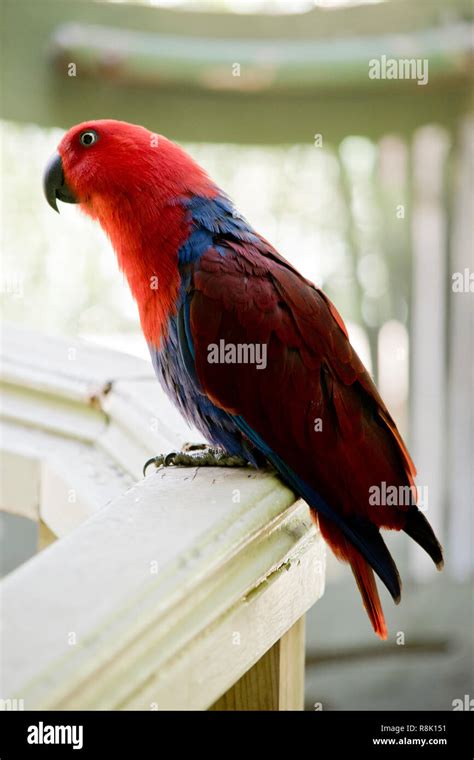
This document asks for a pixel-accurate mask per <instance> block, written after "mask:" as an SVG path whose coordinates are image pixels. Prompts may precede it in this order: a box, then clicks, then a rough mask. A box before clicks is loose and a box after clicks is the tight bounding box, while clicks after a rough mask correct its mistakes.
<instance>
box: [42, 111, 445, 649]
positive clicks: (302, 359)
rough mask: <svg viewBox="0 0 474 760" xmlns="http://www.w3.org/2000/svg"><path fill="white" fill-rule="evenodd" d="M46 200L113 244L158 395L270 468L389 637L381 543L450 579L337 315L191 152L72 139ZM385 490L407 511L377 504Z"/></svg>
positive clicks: (89, 135)
mask: <svg viewBox="0 0 474 760" xmlns="http://www.w3.org/2000/svg"><path fill="white" fill-rule="evenodd" d="M44 190H45V195H46V198H47V200H48V202H49V203H50V205H51V206H52V207H53V208H54V209H56V210H57V199H59V200H61V201H64V202H66V203H79V204H80V206H81V208H82V209H83V210H84V211H85V212H86V213H87V214H89V215H90V216H91V217H93V218H94V219H97V220H98V221H99V223H100V224H101V225H102V227H103V229H104V230H105V232H106V233H107V235H108V236H109V238H110V240H111V243H112V245H113V247H114V249H115V252H116V254H117V259H118V264H119V266H120V268H121V269H122V270H123V271H124V273H125V275H126V277H127V280H128V283H129V285H130V289H131V291H132V294H133V296H134V298H135V299H136V302H137V305H138V309H139V313H140V320H141V325H142V329H143V332H144V335H145V338H146V340H147V343H148V346H149V348H150V353H151V357H152V362H153V365H154V367H155V371H156V374H157V376H158V379H159V381H160V382H161V384H162V385H163V387H164V389H165V391H166V392H167V394H168V395H169V396H170V398H171V399H172V400H173V402H174V403H175V404H176V405H177V406H178V408H179V409H180V411H181V412H182V414H183V415H184V416H185V418H186V419H187V420H188V421H189V422H190V423H192V424H193V425H195V427H196V428H198V429H199V430H200V431H201V433H202V434H203V435H204V437H205V438H206V440H208V441H209V442H211V443H212V444H214V445H217V446H219V447H220V448H221V449H223V450H224V451H225V452H227V453H228V454H230V455H233V456H239V457H242V458H243V459H244V460H245V461H246V462H248V463H250V464H252V465H253V466H262V465H264V464H268V463H269V464H270V465H272V466H273V468H275V469H276V471H277V472H278V473H279V475H280V477H281V478H282V480H283V481H284V482H285V483H286V484H288V485H289V486H290V487H291V488H292V489H293V490H294V491H295V492H296V493H297V494H298V495H299V496H300V497H301V498H303V499H304V500H305V501H306V502H307V504H308V505H309V508H310V511H311V515H312V517H313V519H314V520H315V521H316V522H318V523H319V526H320V529H321V532H322V534H323V536H324V538H325V539H326V541H327V542H328V544H329V545H330V547H331V548H332V550H333V551H334V553H335V555H336V556H337V557H338V558H339V559H341V560H343V561H345V562H348V563H349V564H350V566H351V568H352V571H353V573H354V576H355V580H356V582H357V585H358V587H359V590H360V593H361V595H362V600H363V603H364V606H365V609H366V610H367V613H368V616H369V618H370V621H371V623H372V626H373V628H374V631H375V632H376V633H377V634H378V635H379V636H380V637H381V638H386V637H387V629H386V624H385V619H384V615H383V611H382V607H381V603H380V599H379V595H378V590H377V586H376V582H375V578H374V571H375V573H377V575H378V576H379V578H380V579H381V580H382V581H383V583H384V584H385V585H386V587H387V589H388V590H389V592H390V594H391V595H392V597H393V599H394V600H395V602H397V603H398V601H399V599H400V590H401V584H400V577H399V574H398V571H397V567H396V565H395V563H394V561H393V559H392V557H391V555H390V552H389V551H388V549H387V547H386V545H385V543H384V540H383V538H382V536H381V533H380V528H388V529H394V530H403V531H405V533H407V534H408V535H409V536H411V538H413V539H414V540H415V541H416V542H417V543H418V544H420V546H422V547H423V548H424V549H425V551H426V552H427V553H428V554H429V555H430V557H431V558H432V559H433V561H434V562H435V564H436V565H437V566H438V568H441V567H442V564H443V556H442V549H441V547H440V545H439V543H438V541H437V539H436V537H435V535H434V533H433V531H432V529H431V527H430V525H429V523H428V522H427V520H426V519H425V517H424V515H423V514H422V513H421V512H420V510H419V509H418V507H417V506H416V493H415V489H414V477H415V474H416V471H415V467H414V465H413V462H412V460H411V459H410V456H409V454H408V451H407V449H406V447H405V445H404V443H403V441H402V438H401V436H400V434H399V432H398V430H397V427H396V425H395V422H394V421H393V419H392V417H391V416H390V414H389V412H388V410H387V408H386V406H385V404H384V402H383V401H382V399H381V397H380V395H379V393H378V391H377V388H376V387H375V385H374V383H373V381H372V379H371V377H370V375H369V374H368V372H367V370H366V369H365V367H364V365H363V364H362V362H361V360H360V359H359V357H358V356H357V354H356V353H355V351H354V349H353V348H352V346H351V344H350V341H349V338H348V334H347V330H346V327H345V325H344V322H343V320H342V318H341V316H340V315H339V313H338V311H337V309H336V308H335V306H334V305H333V304H332V303H331V301H330V300H329V298H328V297H327V296H326V295H325V294H324V293H323V292H322V290H320V289H319V288H317V287H316V286H315V285H313V284H312V283H311V282H309V281H308V280H307V279H305V278H304V277H303V276H302V275H301V274H299V272H298V271H297V270H296V269H295V268H294V267H293V266H292V265H291V264H290V263H288V262H287V261H286V260H285V259H284V258H283V257H282V256H280V255H279V253H277V251H276V250H275V249H274V248H273V247H272V246H271V245H270V243H268V242H267V241H266V240H265V239H264V238H263V237H261V236H260V235H259V234H258V233H257V232H256V231H255V230H254V229H253V228H252V227H251V226H250V224H249V223H248V222H247V221H246V220H245V219H244V218H243V217H242V216H241V215H240V214H238V213H237V212H236V210H235V208H234V206H233V204H232V202H231V201H230V200H229V198H228V197H227V196H226V195H225V194H224V193H223V192H222V191H221V190H220V189H219V188H218V187H217V185H216V184H215V183H214V182H213V181H212V180H211V179H210V177H209V176H208V175H207V174H206V173H205V171H204V170H203V169H202V168H201V167H199V166H198V165H197V164H196V163H195V161H194V160H193V159H192V158H191V157H190V156H189V155H188V154H187V153H186V152H185V151H184V150H183V149H182V148H180V147H179V146H178V145H176V144H175V143H173V142H171V141H170V140H167V139H166V138H165V137H162V136H161V135H156V134H154V133H152V132H149V131H148V130H147V129H145V128H144V127H141V126H137V125H133V124H128V123H125V122H119V121H112V120H101V121H90V122H85V123H83V124H79V125H77V126H75V127H72V128H71V129H70V130H69V131H68V132H67V133H66V135H65V136H64V138H63V139H62V141H61V143H60V144H59V147H58V152H57V153H56V154H55V155H54V156H53V157H52V159H51V161H50V163H49V165H48V167H47V169H46V172H45V177H44ZM374 486H375V487H377V486H379V487H380V488H382V489H383V488H385V492H387V490H389V489H390V487H393V486H395V487H396V489H402V491H401V492H403V493H406V492H407V489H411V490H410V491H409V493H410V494H411V498H410V500H409V502H408V503H403V504H401V505H399V506H393V505H388V504H383V503H382V504H379V505H377V504H373V503H372V500H371V498H370V494H371V493H372V492H373V491H371V489H373V488H374Z"/></svg>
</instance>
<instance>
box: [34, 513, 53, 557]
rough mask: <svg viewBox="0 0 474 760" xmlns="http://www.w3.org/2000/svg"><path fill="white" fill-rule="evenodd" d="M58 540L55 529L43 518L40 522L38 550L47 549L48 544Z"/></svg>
mask: <svg viewBox="0 0 474 760" xmlns="http://www.w3.org/2000/svg"><path fill="white" fill-rule="evenodd" d="M53 541H56V536H55V535H54V533H53V531H52V530H51V529H50V528H49V527H48V526H47V525H46V523H45V522H43V520H40V521H39V523H38V551H39V552H40V551H42V550H43V549H46V547H47V546H49V545H50V544H52V543H53Z"/></svg>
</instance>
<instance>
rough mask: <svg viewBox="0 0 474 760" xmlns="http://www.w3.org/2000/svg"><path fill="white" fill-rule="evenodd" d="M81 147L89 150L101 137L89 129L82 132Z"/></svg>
mask: <svg viewBox="0 0 474 760" xmlns="http://www.w3.org/2000/svg"><path fill="white" fill-rule="evenodd" d="M79 139H80V141H81V145H84V147H86V148H89V147H90V146H91V145H94V143H96V142H97V140H98V139H99V135H98V134H97V132H94V130H93V129H88V130H87V132H82V133H81V136H80V138H79Z"/></svg>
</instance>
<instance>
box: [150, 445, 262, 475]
mask: <svg viewBox="0 0 474 760" xmlns="http://www.w3.org/2000/svg"><path fill="white" fill-rule="evenodd" d="M151 464H154V465H155V467H156V468H158V467H246V466H247V465H248V462H247V460H246V459H243V458H242V457H239V456H234V455H233V454H228V453H227V452H226V451H225V450H224V449H221V448H219V447H217V446H207V445H206V444H205V443H185V444H184V446H183V448H182V449H181V451H171V452H170V453H169V454H159V455H158V456H156V457H152V458H151V459H149V460H148V461H147V462H145V464H144V467H143V475H144V476H145V475H146V471H147V468H148V467H149V466H150V465H151Z"/></svg>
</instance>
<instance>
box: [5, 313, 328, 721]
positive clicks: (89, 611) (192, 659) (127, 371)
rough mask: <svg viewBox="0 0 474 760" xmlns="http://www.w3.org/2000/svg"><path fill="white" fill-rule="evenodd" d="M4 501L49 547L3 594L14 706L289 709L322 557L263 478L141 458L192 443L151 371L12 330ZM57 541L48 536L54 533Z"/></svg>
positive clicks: (298, 687) (275, 487)
mask: <svg viewBox="0 0 474 760" xmlns="http://www.w3.org/2000/svg"><path fill="white" fill-rule="evenodd" d="M2 396H3V401H2V422H1V430H2V460H1V464H2V466H1V475H2V489H1V508H2V510H5V511H8V512H11V513H14V514H17V515H23V516H25V517H29V518H30V519H33V520H36V521H37V522H38V523H39V524H40V526H41V527H40V548H42V547H45V546H46V547H47V548H45V550H44V551H41V552H40V553H38V554H37V555H36V556H34V557H32V558H31V559H30V560H29V561H27V562H26V563H25V564H23V565H22V566H20V567H19V568H17V569H16V570H15V571H13V572H12V573H10V575H8V576H7V577H6V578H5V579H4V580H3V581H2V584H1V602H2V609H1V616H2V623H3V632H2V643H1V656H2V671H1V672H2V680H1V693H0V697H1V698H2V699H4V700H8V699H12V700H13V699H20V700H23V704H24V707H25V709H39V708H46V709H140V710H142V709H145V710H150V709H151V710H154V709H159V710H167V709H180V710H186V709H207V708H210V707H211V706H213V707H214V709H239V708H241V709H251V708H253V709H301V708H302V706H303V701H302V700H303V668H304V624H303V620H304V618H303V616H304V613H305V612H306V610H307V609H308V608H309V607H310V606H311V605H312V604H313V603H314V602H315V601H316V600H317V599H318V598H319V597H320V596H321V595H322V593H323V587H324V548H323V542H322V539H321V536H320V534H319V533H318V532H317V530H316V529H315V527H314V525H313V524H312V523H311V521H310V519H309V516H308V510H307V507H306V505H304V504H303V503H302V502H299V501H296V502H295V498H294V496H293V494H292V493H291V491H289V490H288V489H287V488H285V487H284V486H283V485H282V484H281V483H280V481H279V480H278V479H277V478H275V477H274V476H273V475H272V474H270V473H265V472H260V473H257V472H255V471H254V470H251V469H235V470H229V469H224V468H222V469H221V468H212V469H207V468H201V469H197V468H196V469H173V468H166V469H165V470H159V471H155V472H154V473H152V474H150V475H149V476H148V477H147V478H146V479H142V477H141V468H142V466H143V463H144V461H145V460H146V459H147V458H148V457H150V456H153V455H154V454H156V453H159V452H167V451H169V450H172V449H175V448H177V447H180V446H181V444H182V443H183V441H184V440H189V439H190V437H191V439H192V438H193V435H192V433H191V434H190V432H189V430H188V429H187V428H185V426H184V423H183V422H182V420H181V419H180V417H179V416H178V414H177V413H176V412H175V411H174V410H173V409H172V408H171V407H170V406H169V404H168V402H167V401H166V399H165V398H164V397H163V395H162V394H161V391H160V389H159V386H158V384H157V382H156V381H155V379H154V377H153V374H152V370H151V368H150V367H149V365H148V363H146V362H142V361H140V360H138V359H134V358H132V357H129V356H124V355H121V354H117V353H115V352H110V351H106V350H103V349H98V348H94V347H91V346H85V345H84V344H81V343H79V342H74V341H65V340H63V339H51V338H45V337H43V336H39V335H34V334H32V333H30V332H26V331H23V330H19V329H18V328H12V327H10V328H8V329H7V330H6V331H5V333H4V336H3V341H2ZM56 538H58V539H59V540H55V539H56Z"/></svg>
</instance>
